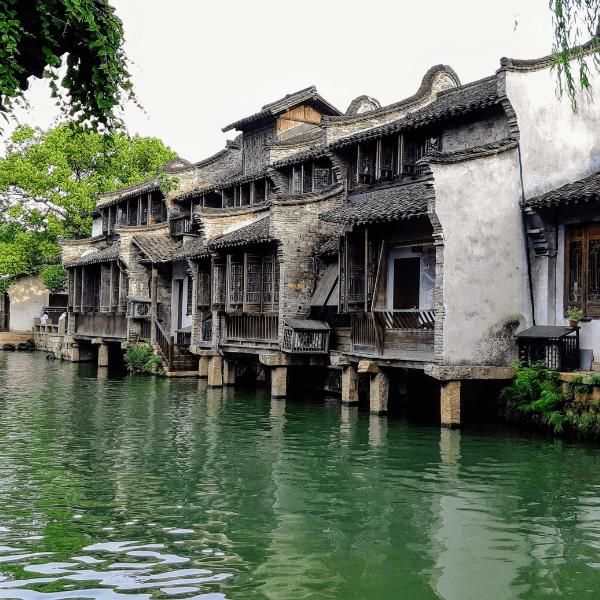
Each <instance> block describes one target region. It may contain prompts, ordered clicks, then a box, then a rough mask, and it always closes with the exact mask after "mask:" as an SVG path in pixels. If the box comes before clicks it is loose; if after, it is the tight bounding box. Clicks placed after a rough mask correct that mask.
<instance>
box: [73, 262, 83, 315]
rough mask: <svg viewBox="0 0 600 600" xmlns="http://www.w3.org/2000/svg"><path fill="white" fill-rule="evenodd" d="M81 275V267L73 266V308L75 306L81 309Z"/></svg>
mask: <svg viewBox="0 0 600 600" xmlns="http://www.w3.org/2000/svg"><path fill="white" fill-rule="evenodd" d="M81 276H82V269H81V267H79V268H78V267H75V272H74V280H75V284H74V285H75V294H74V295H75V304H74V308H76V309H77V310H81V287H82V283H81Z"/></svg>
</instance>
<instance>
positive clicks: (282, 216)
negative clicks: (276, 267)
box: [272, 192, 343, 323]
mask: <svg viewBox="0 0 600 600" xmlns="http://www.w3.org/2000/svg"><path fill="white" fill-rule="evenodd" d="M300 198H301V197H300ZM342 198H343V193H342V192H340V193H339V194H337V195H336V196H333V197H330V198H328V199H327V200H322V201H320V202H306V201H302V200H301V199H299V200H298V201H297V202H294V203H292V202H290V203H287V202H285V203H284V202H281V203H278V204H276V205H275V206H273V209H272V227H273V235H274V237H275V238H276V239H277V240H279V248H278V259H279V261H280V269H281V271H280V292H279V316H280V323H281V320H282V318H283V317H295V316H305V315H306V314H307V313H308V309H309V305H310V299H311V296H312V294H313V292H314V290H315V285H316V278H317V261H316V257H315V250H316V248H317V247H318V246H319V245H321V244H322V243H323V242H324V241H326V240H328V239H329V238H330V237H331V236H332V235H339V234H340V230H341V227H340V226H339V225H333V224H331V223H326V222H324V221H320V220H319V218H318V215H319V213H321V212H325V211H327V210H331V209H332V208H334V207H335V206H337V205H339V204H340V203H341V201H342Z"/></svg>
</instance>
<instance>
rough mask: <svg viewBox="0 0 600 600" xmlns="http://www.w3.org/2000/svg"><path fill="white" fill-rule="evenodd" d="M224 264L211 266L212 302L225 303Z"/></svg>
mask: <svg viewBox="0 0 600 600" xmlns="http://www.w3.org/2000/svg"><path fill="white" fill-rule="evenodd" d="M225 270H226V268H225V265H215V266H214V267H213V304H217V305H221V304H225Z"/></svg>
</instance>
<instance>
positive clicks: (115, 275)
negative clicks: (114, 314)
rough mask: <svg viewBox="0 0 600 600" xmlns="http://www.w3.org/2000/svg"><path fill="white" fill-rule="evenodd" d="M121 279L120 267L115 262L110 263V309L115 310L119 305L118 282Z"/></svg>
mask: <svg viewBox="0 0 600 600" xmlns="http://www.w3.org/2000/svg"><path fill="white" fill-rule="evenodd" d="M120 281H121V269H119V267H118V266H117V264H116V263H112V298H111V303H112V307H111V309H112V310H117V309H118V306H119V291H120V290H119V283H120Z"/></svg>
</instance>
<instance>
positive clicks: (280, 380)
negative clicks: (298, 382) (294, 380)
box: [271, 367, 288, 398]
mask: <svg viewBox="0 0 600 600" xmlns="http://www.w3.org/2000/svg"><path fill="white" fill-rule="evenodd" d="M287 370H288V368H287V367H273V368H272V369H271V398H285V397H286V396H287Z"/></svg>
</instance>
